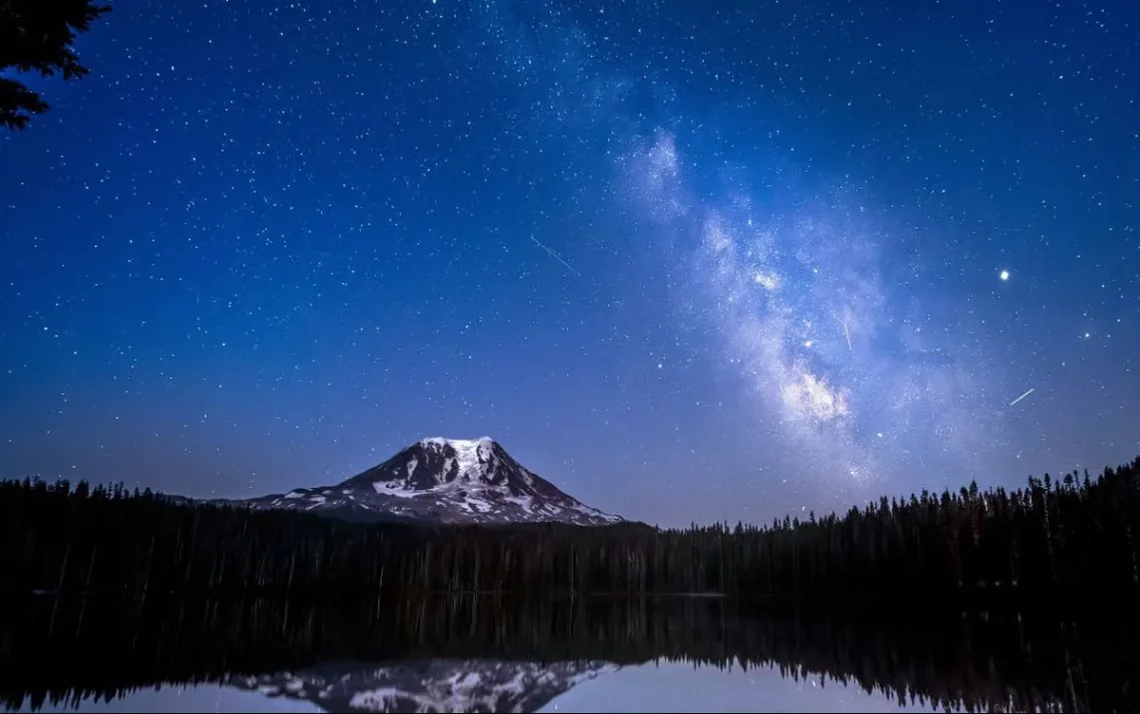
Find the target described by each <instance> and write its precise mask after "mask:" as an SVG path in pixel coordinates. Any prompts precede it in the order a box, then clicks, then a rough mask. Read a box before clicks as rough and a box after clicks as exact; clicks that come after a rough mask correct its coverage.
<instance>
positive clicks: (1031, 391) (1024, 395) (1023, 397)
mask: <svg viewBox="0 0 1140 714" xmlns="http://www.w3.org/2000/svg"><path fill="white" fill-rule="evenodd" d="M1033 389H1037V387H1034V388H1033ZM1033 389H1030V390H1029V391H1028V392H1026V393H1025V394H1022V395H1021V396H1020V397H1018V398H1017V399H1014V400H1013V401H1012V402H1010V403H1009V405H1010V406H1011V407H1012V406H1013V405H1014V404H1017V403H1018V402H1020V401H1021V400H1022V399H1025V398H1026V397H1028V396H1029V395H1030V394H1033Z"/></svg>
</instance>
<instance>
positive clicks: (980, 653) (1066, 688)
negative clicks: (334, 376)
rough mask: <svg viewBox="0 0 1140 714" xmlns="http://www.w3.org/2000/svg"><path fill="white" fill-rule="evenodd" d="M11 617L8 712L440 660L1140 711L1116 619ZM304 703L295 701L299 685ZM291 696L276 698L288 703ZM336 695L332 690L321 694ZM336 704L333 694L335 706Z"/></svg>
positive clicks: (305, 609)
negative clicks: (768, 680)
mask: <svg viewBox="0 0 1140 714" xmlns="http://www.w3.org/2000/svg"><path fill="white" fill-rule="evenodd" d="M28 600H29V599H28V598H24V599H23V601H22V602H19V603H14V602H8V603H5V605H6V606H5V607H3V608H0V654H2V656H3V659H4V661H5V662H7V663H9V664H8V666H5V667H4V668H0V702H2V703H3V705H7V706H9V707H16V706H19V705H20V704H21V702H23V703H25V704H30V705H31V706H32V707H33V708H38V707H40V706H42V705H43V704H44V703H45V702H50V703H52V704H53V705H56V706H58V705H60V704H63V703H71V704H78V702H79V701H80V700H81V699H85V698H91V697H96V698H100V699H105V700H107V701H111V700H113V699H115V698H119V697H122V696H124V695H125V694H127V693H128V692H129V691H131V690H134V689H138V688H143V687H154V686H155V685H158V684H161V683H202V682H226V683H230V684H234V685H236V686H252V685H249V684H248V682H249V681H250V680H249V679H247V678H250V677H255V676H256V675H258V674H263V673H277V672H294V673H296V672H299V671H304V670H306V669H313V668H317V667H320V668H321V669H322V670H325V674H326V675H329V676H328V679H329V680H337V679H340V677H339V676H338V673H339V672H341V671H347V670H345V668H353V667H355V668H369V667H371V668H375V667H376V666H379V665H380V664H381V663H399V662H401V661H424V660H425V659H432V658H441V659H456V660H462V661H471V660H496V661H529V662H543V663H554V662H566V661H571V660H590V661H605V662H612V663H615V664H621V665H627V664H639V663H645V662H649V661H653V660H671V661H677V660H681V661H687V662H692V663H695V664H701V665H705V666H715V667H720V668H726V667H743V668H745V669H752V668H756V667H766V666H774V667H777V668H778V669H779V671H780V672H781V673H782V674H783V676H785V677H791V678H794V679H796V680H797V681H807V680H810V681H812V682H813V683H815V684H817V685H818V686H828V682H838V683H842V684H849V685H855V686H858V687H859V688H861V689H863V690H864V691H867V692H875V691H877V692H881V693H883V694H887V695H889V696H890V697H891V698H892V699H895V700H897V701H900V702H907V703H911V704H913V703H915V702H918V703H922V704H925V705H930V706H937V707H939V708H951V709H957V710H963V709H964V710H966V711H995V712H1002V711H1095V712H1111V711H1135V710H1136V707H1137V705H1138V704H1140V703H1138V702H1137V701H1136V699H1135V694H1134V688H1133V687H1131V686H1130V684H1131V677H1132V676H1134V674H1135V672H1136V671H1140V669H1138V665H1140V662H1138V661H1137V658H1138V652H1137V650H1136V649H1135V648H1133V647H1130V646H1129V644H1128V643H1129V642H1130V640H1131V639H1134V638H1135V637H1136V636H1137V635H1138V634H1140V632H1138V625H1140V623H1138V622H1137V621H1136V619H1135V617H1134V616H1133V615H1132V614H1130V613H1127V612H1125V613H1122V615H1121V617H1122V619H1117V618H1114V617H1112V616H1110V614H1109V613H1108V612H1105V611H1101V612H1098V613H1097V616H1095V617H1089V613H1087V612H1083V613H1082V612H1077V613H1076V617H1078V618H1083V619H1073V617H1065V618H1058V617H1057V616H1056V614H1054V613H1050V614H1049V615H1047V616H1043V615H1041V614H1040V613H1035V612H1033V611H1028V610H1027V611H1024V612H1019V611H1012V610H992V611H988V612H975V613H971V614H970V615H968V616H967V614H965V613H960V612H958V611H946V610H939V611H927V612H922V613H918V612H914V611H900V612H896V613H892V614H886V613H882V612H880V613H877V614H869V613H866V612H863V613H859V614H858V615H857V616H848V615H844V614H841V613H828V614H826V615H823V614H820V613H813V614H807V613H798V614H797V613H791V614H787V615H773V614H772V613H770V612H766V611H761V610H759V609H756V608H752V609H748V608H745V607H743V606H742V604H741V603H734V602H733V601H731V600H729V599H724V598H691V597H664V598H599V599H596V598H583V597H578V598H538V599H517V598H512V599H504V598H502V597H497V596H485V595H484V596H479V595H466V596H438V597H417V598H403V597H393V598H384V597H380V598H358V599H338V600H335V601H329V600H324V601H314V600H296V599H284V598H255V599H238V598H232V599H193V598H184V597H182V596H173V597H171V596H156V595H153V594H151V595H147V596H131V597H110V598H108V597H106V596H102V597H86V598H82V597H81V598H55V597H43V598H35V599H34V601H33V602H29V601H28ZM293 693H295V692H293ZM286 694H289V692H287V691H277V692H275V695H286ZM322 696H323V695H322ZM323 705H324V706H326V707H327V705H328V702H324V704H323Z"/></svg>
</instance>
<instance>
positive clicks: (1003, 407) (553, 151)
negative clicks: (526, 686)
mask: <svg viewBox="0 0 1140 714" xmlns="http://www.w3.org/2000/svg"><path fill="white" fill-rule="evenodd" d="M1138 38H1140V5H1138V4H1137V3H1136V2H1135V0H1103V1H1097V2H1082V1H1080V0H1072V1H1070V0H1065V1H1063V2H1048V3H1047V2H1031V1H1030V0H1004V1H992V2H976V1H972V0H958V1H954V2H946V1H943V2H932V1H930V0H926V1H923V2H912V1H910V0H907V1H905V2H904V1H902V0H894V1H892V2H885V1H884V0H870V1H869V2H839V1H832V2H775V1H749V2H744V1H734V2H730V1H723V2H721V1H713V2H690V1H689V0H661V1H659V2H648V1H643V2H616V1H612V0H606V1H599V0H575V2H555V1H553V0H518V1H513V0H435V1H433V0H417V1H415V2H410V1H404V0H386V1H383V2H365V1H359V2H350V1H349V0H330V1H329V2H322V3H291V2H281V0H274V1H273V2H266V0H243V1H241V2H238V1H236V0H234V1H224V0H198V1H197V2H188V1H186V0H152V1H150V2H145V3H143V2H128V1H126V0H120V1H119V2H117V3H115V9H114V10H113V11H112V12H111V13H110V14H109V15H107V16H105V18H104V19H101V20H99V21H98V22H97V23H96V24H95V25H94V26H93V28H92V30H91V31H90V32H89V33H87V34H86V35H84V36H83V37H81V39H80V41H79V42H78V44H77V47H78V50H79V53H80V56H81V58H82V60H83V62H84V64H86V65H87V66H89V67H90V68H91V69H92V73H91V75H90V76H88V77H87V78H85V79H83V80H81V81H78V82H68V83H63V82H61V81H59V80H41V79H38V78H37V79H34V80H29V82H30V84H31V85H32V86H33V88H35V89H37V90H39V91H42V92H43V93H44V96H45V98H46V99H47V100H48V101H49V102H50V103H51V104H52V109H51V111H50V112H49V113H47V114H46V115H44V116H42V117H38V118H35V119H34V120H33V121H32V123H31V124H30V126H29V128H28V129H27V130H26V131H24V132H18V133H8V134H5V135H3V136H0V167H2V169H3V170H2V171H0V305H2V307H3V309H2V312H0V474H3V475H5V476H9V477H11V476H18V477H23V476H25V475H36V474H38V475H40V476H42V477H44V478H47V479H53V478H55V477H56V476H59V475H62V476H66V477H68V478H70V479H72V481H75V480H77V479H79V478H85V479H88V480H91V481H109V480H113V481H120V480H121V481H123V482H125V483H126V484H127V485H128V486H135V485H138V486H140V487H142V486H150V487H152V488H155V489H159V490H164V491H173V492H177V493H183V494H186V495H191V496H202V497H205V496H226V497H234V496H237V497H241V496H250V495H261V494H264V493H268V492H280V491H284V490H288V489H290V488H292V487H294V486H315V485H321V484H328V483H334V482H337V481H339V480H341V479H343V478H346V477H348V476H350V475H353V474H354V473H356V472H358V471H361V470H363V469H365V468H367V467H369V466H372V465H374V464H376V463H378V462H380V461H382V460H383V459H385V458H387V457H389V456H391V455H392V454H393V453H394V452H396V451H397V450H398V449H400V448H401V447H403V446H405V445H407V444H409V443H411V442H413V441H415V440H417V439H419V438H421V437H426V436H446V437H454V438H475V437H478V436H482V435H489V436H492V437H494V438H495V439H497V440H498V441H500V442H501V443H502V444H503V446H504V447H505V448H506V449H507V450H508V451H509V452H510V453H511V454H512V455H513V456H515V457H516V458H517V459H518V460H519V461H521V462H522V463H523V464H525V465H526V466H528V467H529V468H531V469H532V470H534V471H536V472H538V473H539V474H541V475H543V476H545V477H547V478H548V479H550V480H551V481H553V482H554V483H555V484H557V485H558V486H560V487H561V488H563V489H564V490H566V491H567V492H568V493H570V494H571V495H574V496H576V497H577V498H579V499H580V500H582V501H584V502H586V503H588V504H590V505H592V506H596V507H598V508H602V509H603V510H607V511H610V512H616V513H620V514H622V515H624V516H626V517H628V518H636V519H643V520H647V521H649V522H658V523H662V524H668V525H687V524H688V523H689V522H690V521H697V522H710V521H716V520H728V521H730V522H733V523H734V522H735V521H736V520H737V519H743V520H745V521H770V520H771V519H772V518H773V517H774V516H777V515H780V516H782V515H783V514H784V513H787V512H789V511H790V512H792V513H794V514H799V513H801V512H803V513H806V512H807V511H809V510H812V509H814V510H815V511H816V512H817V513H820V512H825V511H828V510H831V509H834V508H846V507H847V506H849V505H851V504H855V503H861V502H863V501H864V499H867V498H877V496H878V495H879V494H881V493H886V494H909V493H910V492H912V491H920V490H921V489H923V488H929V489H931V490H935V489H938V490H941V489H942V488H945V487H950V488H953V489H957V488H958V487H959V486H961V485H964V484H967V483H968V482H969V481H970V480H971V479H977V480H978V482H979V484H981V485H982V486H988V485H1006V486H1013V485H1020V484H1022V483H1024V480H1025V478H1026V477H1027V476H1028V475H1030V474H1036V475H1040V474H1042V473H1043V472H1046V471H1049V472H1051V473H1054V474H1056V473H1058V472H1063V471H1066V470H1071V469H1073V468H1084V467H1088V468H1089V469H1090V470H1093V471H1095V470H1098V469H1100V468H1102V467H1103V466H1105V465H1107V464H1116V463H1119V462H1122V461H1125V460H1129V459H1131V458H1132V457H1134V456H1135V455H1136V454H1137V453H1140V357H1138V356H1140V329H1138V327H1140V39H1138ZM1031 390H1032V391H1031ZM1025 395H1027V396H1025ZM1022 396H1024V398H1022V399H1021V400H1020V401H1017V403H1014V402H1015V400H1017V399H1018V398H1019V397H1022Z"/></svg>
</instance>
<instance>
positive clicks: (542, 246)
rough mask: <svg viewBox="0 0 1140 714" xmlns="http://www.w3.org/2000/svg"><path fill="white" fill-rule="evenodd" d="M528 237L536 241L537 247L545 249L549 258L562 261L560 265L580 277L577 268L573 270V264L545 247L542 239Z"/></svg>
mask: <svg viewBox="0 0 1140 714" xmlns="http://www.w3.org/2000/svg"><path fill="white" fill-rule="evenodd" d="M530 239H531V240H532V241H534V242H535V243H537V244H538V247H539V248H542V249H543V250H545V251H546V252H547V253H549V254H550V257H551V258H554V259H555V260H557V261H558V262H559V263H562V265H564V266H566V269H567V270H569V271H570V272H571V273H574V274H575V275H577V276H578V277H579V278H580V277H582V274H581V273H579V272H578V271H577V270H574V266H572V265H570V264H569V263H567V262H566V261H565V260H563V259H562V256H560V255H558V254H557V253H555V252H554V251H553V250H551V249H550V248H547V247H546V244H545V243H543V242H542V241H540V240H539V239H537V238H535V237H534V236H533V235H532V236H531V237H530Z"/></svg>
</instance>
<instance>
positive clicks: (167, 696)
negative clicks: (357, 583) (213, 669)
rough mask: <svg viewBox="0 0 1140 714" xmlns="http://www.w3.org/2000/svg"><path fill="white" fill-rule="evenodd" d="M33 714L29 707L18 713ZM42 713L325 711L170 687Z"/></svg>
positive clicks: (209, 689)
mask: <svg viewBox="0 0 1140 714" xmlns="http://www.w3.org/2000/svg"><path fill="white" fill-rule="evenodd" d="M17 711H20V712H30V711H31V709H30V708H29V707H28V706H27V705H26V704H25V705H24V707H22V708H21V709H18V710H17ZM39 711H41V712H75V711H78V712H99V713H100V714H102V712H124V714H126V713H130V714H134V712H138V713H139V714H142V712H319V711H323V710H322V709H320V708H319V707H317V706H316V705H314V704H310V703H309V702H297V701H292V700H289V699H282V698H275V699H271V698H269V697H266V696H263V695H261V694H257V693H254V692H244V691H241V690H239V689H233V688H231V687H220V686H217V685H210V684H202V685H197V686H188V687H183V686H168V687H163V688H162V689H159V690H158V691H155V690H153V689H140V690H138V691H135V692H131V693H130V694H128V695H127V696H125V697H123V698H122V699H115V700H112V701H110V702H104V701H98V702H93V701H90V700H87V701H84V702H83V703H82V704H80V705H79V707H78V708H77V709H75V708H71V707H68V706H62V707H58V706H51V705H48V706H45V707H44V708H43V709H40V710H39Z"/></svg>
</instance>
